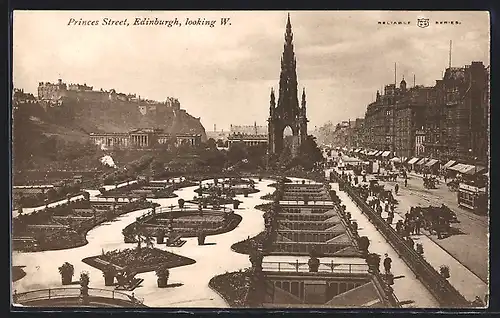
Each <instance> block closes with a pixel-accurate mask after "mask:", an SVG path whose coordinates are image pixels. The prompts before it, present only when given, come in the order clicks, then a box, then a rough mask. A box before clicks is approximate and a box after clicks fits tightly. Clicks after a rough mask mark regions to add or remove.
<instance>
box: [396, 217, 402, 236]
mask: <svg viewBox="0 0 500 318" xmlns="http://www.w3.org/2000/svg"><path fill="white" fill-rule="evenodd" d="M402 227H403V222H401V220H399V221H397V222H396V232H398V234H400V235H401V230H402Z"/></svg>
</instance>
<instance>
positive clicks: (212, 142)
mask: <svg viewBox="0 0 500 318" xmlns="http://www.w3.org/2000/svg"><path fill="white" fill-rule="evenodd" d="M205 145H206V148H208V149H211V150H214V149H217V143H216V142H215V139H213V138H209V139H208V140H207V142H206V144H205Z"/></svg>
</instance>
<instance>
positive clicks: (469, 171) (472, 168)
mask: <svg viewBox="0 0 500 318" xmlns="http://www.w3.org/2000/svg"><path fill="white" fill-rule="evenodd" d="M465 166H466V167H465V168H464V169H463V170H462V171H460V172H461V173H463V174H468V175H471V176H473V175H475V174H477V173H479V172H482V171H483V170H484V169H486V168H485V167H483V166H473V165H465Z"/></svg>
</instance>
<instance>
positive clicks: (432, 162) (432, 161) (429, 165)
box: [425, 159, 438, 167]
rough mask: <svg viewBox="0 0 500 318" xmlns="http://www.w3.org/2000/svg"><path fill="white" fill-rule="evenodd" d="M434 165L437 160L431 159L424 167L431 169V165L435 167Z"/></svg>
mask: <svg viewBox="0 0 500 318" xmlns="http://www.w3.org/2000/svg"><path fill="white" fill-rule="evenodd" d="M436 163H438V160H437V159H431V160H429V161H428V162H427V163H426V164H425V166H426V167H432V166H433V165H435V164H436Z"/></svg>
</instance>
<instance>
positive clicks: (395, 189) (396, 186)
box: [394, 183, 399, 195]
mask: <svg viewBox="0 0 500 318" xmlns="http://www.w3.org/2000/svg"><path fill="white" fill-rule="evenodd" d="M398 190H399V185H398V184H397V183H396V185H395V186H394V193H396V195H398Z"/></svg>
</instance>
